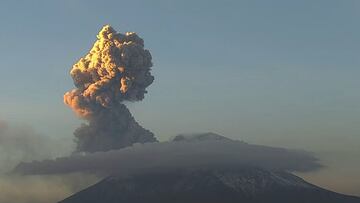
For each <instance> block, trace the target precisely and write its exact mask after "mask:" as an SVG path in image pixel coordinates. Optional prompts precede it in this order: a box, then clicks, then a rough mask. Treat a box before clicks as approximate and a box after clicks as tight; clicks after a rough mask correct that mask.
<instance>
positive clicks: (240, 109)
mask: <svg viewBox="0 0 360 203" xmlns="http://www.w3.org/2000/svg"><path fill="white" fill-rule="evenodd" d="M359 9H360V2H359V1H356V0H347V1H335V0H311V1H310V0H304V1H288V0H287V1H286V0H273V1H254V0H246V1H245V0H244V1H235V0H234V1H226V0H224V1H212V0H208V1H205V0H204V1H201V0H199V1H186V0H182V1H170V0H168V1H165V0H164V1H160V0H154V1H145V0H144V1H139V0H134V1H85V0H83V1H80V0H64V1H45V0H44V1H40V0H38V1H20V0H19V1H10V0H9V1H1V3H0V25H1V29H0V44H1V48H0V55H1V60H0V72H1V74H0V92H1V97H0V118H1V119H2V120H6V121H8V122H10V123H15V124H26V125H28V126H31V127H32V128H34V130H35V131H36V132H38V133H40V134H43V135H46V136H50V137H57V138H64V139H68V140H72V139H73V135H72V133H73V131H74V130H75V129H76V128H77V127H78V126H79V125H80V123H81V122H82V121H81V120H80V119H79V118H77V117H76V116H75V115H74V113H73V112H72V111H71V109H69V108H68V107H66V106H65V105H64V104H63V94H64V93H65V92H66V91H68V90H70V89H73V87H74V86H73V82H72V79H71V77H70V75H69V71H70V69H71V66H72V64H74V63H75V62H77V60H78V59H79V58H80V57H82V56H84V55H85V54H86V53H87V51H88V50H89V49H90V48H91V46H92V43H93V42H94V41H95V39H96V34H97V32H98V31H99V30H100V29H101V27H102V26H103V25H105V24H111V25H112V26H113V27H114V28H115V29H116V30H117V31H119V32H127V31H134V32H137V33H138V34H139V35H140V36H141V37H142V38H143V39H144V40H145V47H146V48H147V49H149V50H150V52H151V54H152V56H153V63H154V66H153V70H152V74H153V75H154V76H155V81H154V83H153V84H152V85H151V86H150V87H149V88H148V94H147V95H145V99H144V100H143V101H140V102H135V103H127V105H128V107H129V108H130V110H131V112H132V113H133V115H134V117H135V119H136V120H137V121H138V122H139V123H141V125H142V126H143V127H144V128H147V129H149V130H151V131H152V132H153V133H154V134H155V135H156V136H157V137H158V138H159V139H160V140H167V139H169V138H170V137H173V136H175V135H177V134H180V133H192V132H208V131H211V132H215V133H219V134H221V135H224V136H227V137H230V138H233V139H239V140H244V141H246V142H249V143H254V144H264V145H270V146H281V147H289V148H296V149H305V150H309V151H313V152H315V153H316V155H317V156H318V157H319V158H320V160H321V161H322V162H323V163H324V164H325V165H328V166H329V167H328V168H326V169H324V170H323V171H322V172H321V171H320V172H314V173H313V174H305V175H303V176H304V177H306V178H308V179H309V180H312V181H315V182H316V183H317V184H320V185H323V186H324V187H327V188H330V189H335V190H337V191H341V192H346V193H351V194H360V191H359V190H355V189H354V188H355V186H360V182H356V181H354V175H355V174H356V172H355V171H356V170H357V169H358V170H360V162H359V159H358V157H359V156H360V135H359V132H360V125H359V121H360V93H359V91H358V87H359V86H360V80H359V79H358V77H359V75H360V70H359V67H360V58H359V57H358V54H359V53H360V26H359V17H360V13H359V12H358V11H359ZM355 169H356V170H355ZM349 174H351V176H350V175H349ZM329 177H332V178H333V179H334V177H336V179H338V180H342V181H343V182H341V183H338V182H335V183H334V182H331V181H329ZM357 177H358V178H359V175H357ZM358 178H357V179H358ZM355 179H356V178H355ZM358 188H360V187H358Z"/></svg>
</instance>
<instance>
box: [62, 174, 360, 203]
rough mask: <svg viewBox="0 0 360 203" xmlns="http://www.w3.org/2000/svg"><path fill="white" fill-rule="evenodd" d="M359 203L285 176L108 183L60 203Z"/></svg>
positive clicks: (151, 177) (147, 177)
mask: <svg viewBox="0 0 360 203" xmlns="http://www.w3.org/2000/svg"><path fill="white" fill-rule="evenodd" d="M85 202H86V203H102V202H106V203H145V202H146V203H169V202H171V203H238V202H242V203H247V202H248V203H255V202H256V203H265V202H266V203H273V202H274V203H290V202H291V203H322V202H324V203H325V202H326V203H358V202H359V203H360V199H359V198H357V197H351V196H346V195H342V194H338V193H334V192H331V191H328V190H325V189H322V188H319V187H317V186H315V185H312V184H310V183H307V182H305V181H304V180H302V179H301V178H299V177H297V176H295V175H292V174H290V173H287V172H276V171H268V170H263V169H259V168H241V169H237V170H233V169H232V170H229V169H226V170H225V169H223V170H186V171H184V170H182V171H173V172H167V173H151V174H141V175H136V176H132V177H122V178H121V177H109V178H106V179H104V180H102V181H100V182H99V183H97V184H95V185H93V186H91V187H89V188H87V189H85V190H83V191H81V192H79V193H77V194H75V195H73V196H71V197H69V198H66V199H65V200H63V201H61V202H60V203H85Z"/></svg>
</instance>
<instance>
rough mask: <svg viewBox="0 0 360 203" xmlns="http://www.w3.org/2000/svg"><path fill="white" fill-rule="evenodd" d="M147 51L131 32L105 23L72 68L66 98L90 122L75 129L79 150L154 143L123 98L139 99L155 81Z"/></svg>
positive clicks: (151, 136) (151, 134) (98, 149)
mask: <svg viewBox="0 0 360 203" xmlns="http://www.w3.org/2000/svg"><path fill="white" fill-rule="evenodd" d="M151 67H152V62H151V54H150V52H149V51H148V50H146V49H144V41H143V40H142V39H141V38H140V37H139V36H137V35H136V33H133V32H127V33H125V34H121V33H117V32H116V31H115V30H114V29H113V28H112V27H111V26H109V25H106V26H104V27H103V28H102V30H101V31H100V32H99V34H98V35H97V40H96V42H95V43H94V45H93V47H92V48H91V50H90V51H89V53H88V54H87V55H86V56H85V57H83V58H81V59H80V60H79V61H78V62H77V63H76V64H74V65H73V67H72V69H71V72H70V74H71V77H72V78H73V80H74V84H75V86H76V89H74V90H72V91H69V92H67V93H65V95H64V102H65V104H67V105H68V106H69V107H71V108H72V109H73V110H74V111H75V112H76V113H77V115H78V116H80V117H81V118H83V119H86V120H87V121H88V124H83V125H82V126H81V127H80V128H78V129H77V130H76V131H75V133H74V134H75V136H76V140H77V151H84V152H95V151H107V150H111V149H119V148H122V147H126V146H130V145H131V144H133V143H145V142H156V138H155V137H154V135H153V133H151V132H150V131H148V130H146V129H144V128H143V127H141V126H140V125H139V124H138V123H137V122H136V121H135V119H134V118H133V117H132V115H131V113H130V112H129V110H128V109H127V107H126V106H125V105H124V104H123V102H124V101H139V100H142V99H143V98H144V95H145V93H146V92H147V91H146V88H147V87H148V86H149V85H150V84H151V83H152V82H153V80H154V77H153V76H152V75H151V73H150V70H151V69H150V68H151Z"/></svg>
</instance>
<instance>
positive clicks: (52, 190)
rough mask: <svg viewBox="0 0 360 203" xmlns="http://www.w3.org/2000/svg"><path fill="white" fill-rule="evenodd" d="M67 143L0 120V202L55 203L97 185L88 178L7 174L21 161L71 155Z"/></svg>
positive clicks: (79, 175) (92, 176)
mask: <svg viewBox="0 0 360 203" xmlns="http://www.w3.org/2000/svg"><path fill="white" fill-rule="evenodd" d="M72 150H73V147H72V146H71V139H69V140H63V139H59V138H53V137H49V136H45V135H42V134H39V133H37V132H35V130H34V129H33V128H32V127H30V126H26V125H20V124H13V123H8V122H7V121H4V120H0V202H4V203H5V202H6V203H49V202H57V201H59V200H61V199H64V197H67V196H69V195H71V194H73V193H74V192H77V191H79V190H81V189H83V188H85V187H87V186H89V185H91V184H94V183H95V182H96V181H98V180H99V179H98V177H96V176H94V175H91V174H80V173H76V174H66V175H49V176H36V175H35V176H32V175H29V176H19V175H16V174H10V173H9V171H11V170H12V169H13V168H14V167H15V166H16V165H17V164H19V163H20V162H23V161H32V160H43V159H53V158H56V157H60V156H68V155H70V154H71V151H72Z"/></svg>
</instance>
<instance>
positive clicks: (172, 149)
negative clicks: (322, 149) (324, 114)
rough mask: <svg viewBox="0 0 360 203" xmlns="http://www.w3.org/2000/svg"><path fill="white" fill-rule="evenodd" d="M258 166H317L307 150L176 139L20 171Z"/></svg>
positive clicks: (24, 165)
mask: <svg viewBox="0 0 360 203" xmlns="http://www.w3.org/2000/svg"><path fill="white" fill-rule="evenodd" d="M243 166H253V167H261V168H265V169H271V170H287V171H310V170H315V169H317V168H319V167H320V165H319V164H318V163H317V160H316V159H315V158H314V157H313V156H312V155H311V154H309V153H306V152H303V151H294V150H288V149H282V148H274V147H266V146H260V145H251V144H246V143H244V142H241V141H232V140H206V141H191V142H189V141H188V142H187V141H176V142H164V143H147V144H137V145H135V146H132V147H127V148H123V149H120V150H112V151H108V152H96V153H92V154H86V155H73V156H71V157H64V158H58V159H55V160H46V161H41V162H31V163H22V164H20V165H18V166H17V168H16V169H15V170H14V172H15V173H21V174H67V173H74V172H88V173H95V174H98V175H105V176H106V175H118V176H121V175H125V176H126V175H135V174H138V173H151V172H159V171H169V170H177V169H192V168H193V169H196V168H212V167H214V168H224V167H225V168H226V167H230V168H236V167H243Z"/></svg>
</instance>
